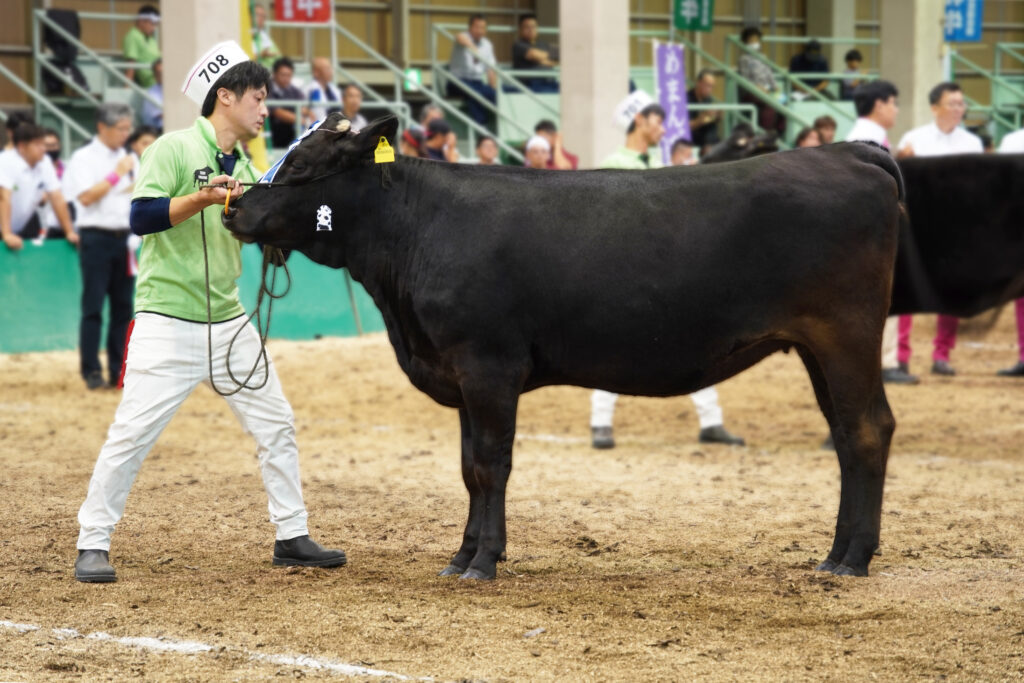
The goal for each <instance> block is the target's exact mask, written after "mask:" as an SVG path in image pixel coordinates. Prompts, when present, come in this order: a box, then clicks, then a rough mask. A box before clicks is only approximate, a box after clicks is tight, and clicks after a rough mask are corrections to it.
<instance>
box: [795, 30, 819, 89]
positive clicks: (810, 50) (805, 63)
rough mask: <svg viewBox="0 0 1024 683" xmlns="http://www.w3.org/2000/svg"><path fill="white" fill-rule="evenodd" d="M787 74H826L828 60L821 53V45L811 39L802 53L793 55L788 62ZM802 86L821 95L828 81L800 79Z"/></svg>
mask: <svg viewBox="0 0 1024 683" xmlns="http://www.w3.org/2000/svg"><path fill="white" fill-rule="evenodd" d="M789 73H791V74H827V73H828V59H826V58H825V55H823V54H822V53H821V43H819V42H818V41H817V40H814V39H811V40H809V41H807V44H806V45H804V50H803V52H800V53H798V54H795V55H793V58H792V59H790V60H789ZM801 81H802V82H803V83H804V85H806V86H808V87H810V88H814V89H815V90H817V91H818V92H820V93H822V94H826V93H825V89H826V88H827V87H828V80H827V79H824V78H819V79H817V80H815V79H801Z"/></svg>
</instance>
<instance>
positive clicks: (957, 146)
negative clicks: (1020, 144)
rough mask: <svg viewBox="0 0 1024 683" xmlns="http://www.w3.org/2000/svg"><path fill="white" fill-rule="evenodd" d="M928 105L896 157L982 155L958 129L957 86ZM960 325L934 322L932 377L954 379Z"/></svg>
mask: <svg viewBox="0 0 1024 683" xmlns="http://www.w3.org/2000/svg"><path fill="white" fill-rule="evenodd" d="M928 102H929V103H930V104H931V109H932V116H933V117H934V120H933V121H932V123H928V124H925V125H923V126H920V127H918V128H914V129H913V130H911V131H908V132H907V133H905V134H904V135H903V137H902V138H900V142H899V144H898V145H897V146H896V149H897V152H896V156H897V157H900V158H901V159H902V158H906V157H913V156H919V157H933V156H946V155H950V154H970V153H981V152H982V151H983V149H984V148H983V147H982V144H981V140H979V139H978V136H977V135H974V134H973V133H969V132H968V131H967V130H966V129H964V128H963V127H961V125H960V124H961V123H962V122H963V120H964V114H966V113H967V103H966V102H965V101H964V93H963V90H961V88H960V86H959V85H957V84H956V83H952V82H944V83H939V84H938V85H936V86H935V87H934V88H932V89H931V92H929V93H928ZM959 325H960V321H959V319H958V318H956V317H954V316H951V315H942V314H939V316H938V318H937V320H936V330H935V340H934V342H933V343H934V346H935V348H934V351H933V352H932V374H933V375H945V376H950V375H955V374H956V371H955V370H954V369H953V366H952V365H950V364H949V354H950V352H951V351H952V350H953V348H954V347H955V346H956V333H957V328H958V327H959ZM910 331H911V319H910V317H909V316H907V317H906V318H905V319H904V318H901V320H900V355H901V358H900V361H901V362H908V363H909V360H910Z"/></svg>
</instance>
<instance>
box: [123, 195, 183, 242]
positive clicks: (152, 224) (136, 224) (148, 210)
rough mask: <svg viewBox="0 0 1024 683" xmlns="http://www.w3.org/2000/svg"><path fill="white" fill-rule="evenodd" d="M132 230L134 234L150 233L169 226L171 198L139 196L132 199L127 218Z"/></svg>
mask: <svg viewBox="0 0 1024 683" xmlns="http://www.w3.org/2000/svg"><path fill="white" fill-rule="evenodd" d="M129 224H130V225H131V228H132V232H134V233H135V234H136V235H140V236H141V235H152V234H153V233H156V232H163V231H164V230H168V229H170V228H171V227H173V226H172V225H171V198H170V197H157V198H140V199H133V200H132V213H131V218H130V219H129Z"/></svg>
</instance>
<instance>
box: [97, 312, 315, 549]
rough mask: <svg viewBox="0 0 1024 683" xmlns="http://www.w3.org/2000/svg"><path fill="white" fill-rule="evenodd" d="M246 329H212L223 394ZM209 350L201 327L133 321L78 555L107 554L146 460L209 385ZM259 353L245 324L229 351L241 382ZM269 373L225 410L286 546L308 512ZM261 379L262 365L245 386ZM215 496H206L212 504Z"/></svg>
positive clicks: (286, 421) (148, 316)
mask: <svg viewBox="0 0 1024 683" xmlns="http://www.w3.org/2000/svg"><path fill="white" fill-rule="evenodd" d="M243 323H244V318H237V319H235V320H230V321H228V322H223V323H216V324H214V325H213V372H214V381H215V382H216V385H217V387H218V388H219V389H220V390H221V391H230V390H231V389H234V387H235V384H234V383H233V382H232V381H231V380H230V378H229V376H228V371H227V366H226V362H225V361H226V359H227V352H228V343H229V342H230V341H231V337H232V336H233V335H234V334H235V332H236V331H237V330H238V329H239V327H240V326H241V325H242V324H243ZM206 349H207V347H206V325H205V324H201V323H191V322H186V321H184V320H177V319H175V318H168V317H166V316H162V315H156V314H153V313H139V314H138V315H137V316H136V317H135V323H134V327H133V328H132V332H131V338H130V340H129V342H128V348H127V354H126V357H125V375H124V396H123V397H122V398H121V404H120V405H119V406H118V407H117V414H116V415H115V416H114V424H112V425H111V426H110V431H109V432H108V433H107V442H106V443H105V444H104V445H103V448H102V449H101V450H100V455H99V458H97V460H96V468H95V469H94V470H93V473H92V480H91V481H90V482H89V494H88V496H87V497H86V499H85V502H84V503H82V508H81V509H80V510H79V511H78V523H79V525H80V526H81V530H80V532H79V535H78V548H79V549H81V550H87V549H97V550H109V549H110V536H111V534H113V532H114V525H116V524H117V522H118V521H119V520H120V519H121V516H122V515H123V514H124V505H125V501H126V500H127V498H128V492H129V491H130V490H131V487H132V484H133V483H134V481H135V476H136V475H137V474H138V472H139V467H141V466H142V461H143V459H144V458H145V457H146V455H147V454H148V453H149V451H150V449H151V448H152V447H153V444H154V443H156V440H157V437H159V436H160V432H162V431H163V429H164V427H166V426H167V423H168V422H170V421H171V418H172V417H174V413H175V412H176V411H177V410H178V407H179V406H181V404H182V403H183V402H184V401H185V399H186V398H188V396H189V394H191V393H192V391H193V390H194V389H195V388H196V386H197V385H198V384H199V383H200V382H205V383H206V384H207V385H209V382H210V377H209V367H208V364H207V351H206ZM259 349H260V340H259V335H258V334H257V332H256V330H255V328H253V326H252V325H250V324H246V325H245V329H244V330H243V331H242V332H241V333H240V334H239V335H238V339H236V340H235V345H234V347H233V348H232V350H231V369H232V370H233V371H234V374H235V377H237V378H238V379H239V380H240V381H241V380H244V379H245V377H246V376H247V375H248V374H249V369H250V368H251V367H252V365H253V362H254V361H255V359H256V357H257V355H258V354H259ZM269 371H270V377H269V378H268V379H267V383H266V385H265V386H264V387H263V388H262V389H259V390H258V391H253V390H250V389H243V390H242V391H240V392H238V393H237V394H235V395H234V396H230V397H228V398H227V402H228V405H229V406H231V411H232V412H233V413H234V414H235V416H236V417H237V418H238V421H239V422H240V423H241V424H242V429H243V430H245V432H246V433H247V434H250V435H252V436H253V438H255V439H256V445H257V454H258V456H259V464H260V469H261V471H262V474H263V485H264V487H265V488H266V491H267V497H268V499H269V502H268V508H269V510H270V521H271V522H273V523H274V524H275V525H277V539H278V540H282V541H283V540H287V539H290V538H295V537H296V536H302V535H304V534H306V533H308V532H307V529H306V507H305V505H304V504H303V502H302V487H301V484H300V482H299V462H298V449H297V447H296V445H295V426H294V420H293V416H292V409H291V406H290V405H289V404H288V400H287V399H286V398H285V397H284V394H283V393H282V391H281V384H280V382H278V379H277V372H276V371H275V370H274V365H273V362H271V363H270V366H269ZM263 377H264V372H263V363H262V361H261V362H260V366H259V369H258V370H257V371H256V373H255V374H254V375H253V378H252V379H251V380H249V384H253V385H255V384H259V382H260V381H261V380H262V379H263ZM215 493H216V492H214V491H210V496H211V497H212V496H214V495H215Z"/></svg>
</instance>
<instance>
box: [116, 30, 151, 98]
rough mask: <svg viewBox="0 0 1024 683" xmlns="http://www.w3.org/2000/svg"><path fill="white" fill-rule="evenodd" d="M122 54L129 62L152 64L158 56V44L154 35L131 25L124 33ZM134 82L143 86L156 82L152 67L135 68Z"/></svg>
mask: <svg viewBox="0 0 1024 683" xmlns="http://www.w3.org/2000/svg"><path fill="white" fill-rule="evenodd" d="M122 47H123V48H124V56H125V58H127V59H128V61H131V62H142V63H144V64H152V63H153V62H155V61H156V60H157V59H159V58H160V44H159V43H158V42H157V39H156V36H155V35H152V36H147V35H146V34H145V33H143V32H142V31H141V30H139V27H138V26H132V27H131V28H130V29H129V30H128V33H126V34H125V35H124V44H123V46H122ZM135 82H136V83H138V84H139V85H141V86H142V87H143V88H148V87H150V86H152V85H153V84H154V83H156V78H154V77H153V70H152V69H143V68H138V69H136V70H135Z"/></svg>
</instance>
